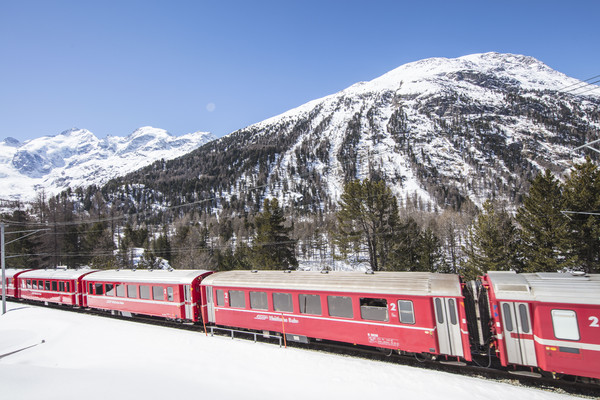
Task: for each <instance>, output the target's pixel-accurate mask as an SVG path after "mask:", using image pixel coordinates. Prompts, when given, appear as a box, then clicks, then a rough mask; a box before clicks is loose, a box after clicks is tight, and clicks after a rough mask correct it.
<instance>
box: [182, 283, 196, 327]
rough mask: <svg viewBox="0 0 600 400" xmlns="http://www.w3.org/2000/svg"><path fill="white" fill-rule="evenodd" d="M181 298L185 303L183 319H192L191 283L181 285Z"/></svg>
mask: <svg viewBox="0 0 600 400" xmlns="http://www.w3.org/2000/svg"><path fill="white" fill-rule="evenodd" d="M183 300H184V304H185V319H189V320H192V321H193V320H194V303H193V302H192V287H191V285H183Z"/></svg>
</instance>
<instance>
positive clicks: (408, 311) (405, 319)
mask: <svg viewBox="0 0 600 400" xmlns="http://www.w3.org/2000/svg"><path fill="white" fill-rule="evenodd" d="M398 310H399V311H400V313H399V315H398V316H399V317H400V322H401V323H403V324H414V323H415V310H414V308H413V302H412V301H410V300H398Z"/></svg>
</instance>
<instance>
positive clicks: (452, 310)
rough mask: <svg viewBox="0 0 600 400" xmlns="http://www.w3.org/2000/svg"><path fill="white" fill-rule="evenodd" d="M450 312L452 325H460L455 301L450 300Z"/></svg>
mask: <svg viewBox="0 0 600 400" xmlns="http://www.w3.org/2000/svg"><path fill="white" fill-rule="evenodd" d="M448 311H449V312H450V323H451V324H452V325H456V324H458V316H457V315H456V301H455V300H454V299H448Z"/></svg>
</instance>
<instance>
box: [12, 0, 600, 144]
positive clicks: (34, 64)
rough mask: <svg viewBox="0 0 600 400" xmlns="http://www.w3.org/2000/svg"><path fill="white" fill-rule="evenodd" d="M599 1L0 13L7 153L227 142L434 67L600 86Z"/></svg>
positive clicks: (26, 7) (161, 6) (241, 4)
mask: <svg viewBox="0 0 600 400" xmlns="http://www.w3.org/2000/svg"><path fill="white" fill-rule="evenodd" d="M599 15H600V2H599V1H571V2H566V1H553V0H547V1H537V0H531V1H527V0H525V1H524V0H520V1H511V0H508V1H487V0H477V1H461V0H453V1H448V0H444V1H426V0H423V1H418V2H417V1H410V2H407V1H400V0H396V1H377V0H370V1H352V0H346V1H334V0H318V1H313V0H303V1H284V0H279V1H260V0H254V1H223V0H221V1H200V0H198V1H183V0H171V1H167V0H163V1H151V0H144V1H134V0H120V1H117V0H114V1H112V0H107V1H91V0H90V1H86V0H78V1H61V0H40V1H32V0H0V140H3V139H4V138H6V137H9V136H11V137H15V138H17V139H19V140H22V141H23V140H27V139H32V138H35V137H39V136H44V135H55V134H58V133H60V132H61V131H63V130H66V129H69V128H72V127H79V128H86V129H89V130H91V131H92V132H94V133H95V134H96V135H97V136H98V137H104V136H106V135H107V134H110V135H118V136H125V135H128V134H130V133H131V132H133V131H134V130H135V129H136V128H138V127H141V126H145V125H151V126H155V127H158V128H163V129H166V130H168V131H169V132H171V133H173V134H175V135H182V134H185V133H189V132H194V131H210V132H213V133H214V134H215V135H217V136H223V135H225V134H228V133H230V132H233V131H234V130H236V129H239V128H243V127H245V126H247V125H250V124H252V123H255V122H259V121H262V120H264V119H266V118H269V117H272V116H274V115H277V114H279V113H282V112H284V111H286V110H288V109H290V108H293V107H296V106H299V105H301V104H303V103H305V102H307V101H310V100H313V99H316V98H319V97H323V96H325V95H328V94H331V93H335V92H337V91H340V90H342V89H344V88H346V87H348V86H350V85H352V84H353V83H356V82H358V81H367V80H371V79H373V78H376V77H377V76H380V75H382V74H384V73H386V72H388V71H390V70H392V69H394V68H396V67H398V66H400V65H402V64H405V63H407V62H412V61H417V60H420V59H423V58H428V57H459V56H463V55H467V54H472V53H481V52H488V51H498V52H506V53H517V54H525V55H529V56H533V57H536V58H538V59H539V60H541V61H543V62H545V63H546V64H548V65H549V66H550V67H552V68H554V69H557V70H559V71H561V72H564V73H566V74H567V75H569V76H573V77H576V78H579V79H587V78H590V77H592V76H594V75H598V74H600V52H599V51H598V50H599V47H600V43H599V40H598V39H599V38H600V30H599V29H598V24H599V22H598V16H599Z"/></svg>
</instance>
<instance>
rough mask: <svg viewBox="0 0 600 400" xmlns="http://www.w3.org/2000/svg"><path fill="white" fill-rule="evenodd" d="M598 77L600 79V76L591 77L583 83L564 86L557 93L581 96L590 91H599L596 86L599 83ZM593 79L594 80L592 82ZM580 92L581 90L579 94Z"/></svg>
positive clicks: (598, 87) (599, 87)
mask: <svg viewBox="0 0 600 400" xmlns="http://www.w3.org/2000/svg"><path fill="white" fill-rule="evenodd" d="M599 77H600V75H596V76H593V77H591V78H588V79H586V80H584V81H580V82H577V83H574V84H572V85H568V86H565V87H563V88H562V89H559V91H560V92H563V93H570V94H575V95H582V94H585V93H587V92H591V91H592V90H596V89H600V86H598V85H596V84H597V83H600V79H597V78H599ZM594 79H596V80H594ZM590 81H591V82H590ZM590 86H591V87H590ZM581 90H583V92H581Z"/></svg>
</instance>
